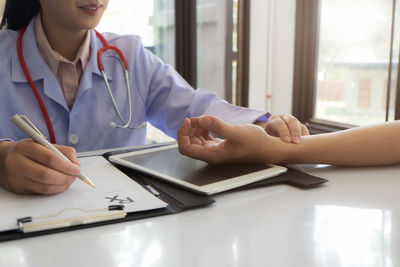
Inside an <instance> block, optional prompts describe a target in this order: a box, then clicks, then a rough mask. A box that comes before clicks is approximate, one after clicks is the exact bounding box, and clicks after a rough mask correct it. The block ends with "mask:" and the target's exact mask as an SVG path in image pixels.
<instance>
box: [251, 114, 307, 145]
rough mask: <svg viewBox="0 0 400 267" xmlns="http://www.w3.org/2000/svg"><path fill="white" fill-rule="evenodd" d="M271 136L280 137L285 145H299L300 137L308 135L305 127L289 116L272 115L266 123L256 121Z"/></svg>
mask: <svg viewBox="0 0 400 267" xmlns="http://www.w3.org/2000/svg"><path fill="white" fill-rule="evenodd" d="M255 124H257V125H259V126H261V127H263V128H265V131H266V132H267V133H268V134H269V135H272V136H276V137H280V138H281V139H282V141H284V142H286V143H295V144H298V143H300V140H301V136H304V135H310V133H309V132H308V129H307V127H306V126H305V125H304V124H302V123H301V122H300V121H299V120H298V119H296V118H295V117H293V116H292V115H290V114H283V115H278V116H276V115H272V116H271V117H270V118H269V119H268V121H267V122H266V123H265V122H261V121H256V122H255Z"/></svg>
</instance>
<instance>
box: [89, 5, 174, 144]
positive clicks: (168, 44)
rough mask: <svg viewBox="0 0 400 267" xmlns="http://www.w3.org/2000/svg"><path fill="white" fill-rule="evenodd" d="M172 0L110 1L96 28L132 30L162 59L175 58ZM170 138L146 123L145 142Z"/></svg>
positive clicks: (113, 30)
mask: <svg viewBox="0 0 400 267" xmlns="http://www.w3.org/2000/svg"><path fill="white" fill-rule="evenodd" d="M174 8H175V6H174V0H154V1H142V0H118V1H110V2H109V5H108V8H107V10H106V12H105V13H104V17H103V19H102V20H101V22H100V24H99V25H98V26H97V28H96V29H97V30H98V31H100V32H114V33H118V34H136V35H139V36H140V37H141V39H142V42H143V45H144V46H145V47H146V48H147V49H149V50H151V51H152V52H153V53H155V54H156V55H157V56H159V57H160V58H161V59H162V60H163V61H164V62H166V63H168V64H171V65H174V62H175V20H174ZM172 140H173V139H172V138H170V137H168V136H166V135H165V134H164V133H163V132H161V131H160V130H158V129H157V128H155V127H153V126H152V125H150V124H148V126H147V142H148V143H155V142H166V141H172Z"/></svg>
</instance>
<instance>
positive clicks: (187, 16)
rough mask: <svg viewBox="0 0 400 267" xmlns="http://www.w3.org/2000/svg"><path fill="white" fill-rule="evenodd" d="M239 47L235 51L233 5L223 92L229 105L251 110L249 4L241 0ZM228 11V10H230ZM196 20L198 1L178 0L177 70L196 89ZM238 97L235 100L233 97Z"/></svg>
mask: <svg viewBox="0 0 400 267" xmlns="http://www.w3.org/2000/svg"><path fill="white" fill-rule="evenodd" d="M238 2H239V7H238V23H237V44H238V51H237V53H234V52H233V51H232V33H233V29H234V27H233V16H232V14H233V1H232V3H229V4H228V5H227V10H226V12H227V14H226V19H227V23H226V25H227V26H226V27H227V28H226V30H227V31H229V32H231V35H230V36H231V38H229V36H227V42H226V52H225V77H224V86H225V88H224V90H225V98H226V100H227V101H228V102H232V101H233V99H236V103H233V104H236V105H240V106H244V107H247V106H248V98H249V54H250V52H249V42H250V41H249V40H250V0H238ZM228 9H229V10H228ZM196 23H197V19H196V0H175V31H176V33H175V69H176V70H177V71H178V72H179V73H180V74H181V75H182V77H183V78H184V79H185V80H186V81H187V82H188V83H189V84H190V85H191V86H192V87H193V88H196V83H197V67H196V66H197V55H196V53H197V48H196V44H197V36H196V35H197V24H196ZM235 59H237V74H236V75H237V77H236V88H237V90H236V92H233V88H232V86H233V83H232V62H233V61H234V60H235ZM233 94H236V96H233Z"/></svg>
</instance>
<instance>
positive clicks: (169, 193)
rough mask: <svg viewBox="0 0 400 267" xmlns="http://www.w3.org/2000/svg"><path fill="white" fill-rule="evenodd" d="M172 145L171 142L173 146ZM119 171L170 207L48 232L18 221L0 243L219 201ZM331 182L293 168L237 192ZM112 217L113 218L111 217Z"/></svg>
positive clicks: (118, 209) (116, 213)
mask: <svg viewBox="0 0 400 267" xmlns="http://www.w3.org/2000/svg"><path fill="white" fill-rule="evenodd" d="M169 144H170V143H169ZM163 145H166V144H162V143H161V144H156V145H153V146H150V147H149V146H147V147H139V148H127V149H122V150H121V149H120V150H117V151H111V152H106V153H104V154H103V157H104V158H105V159H108V158H109V157H110V156H111V155H115V154H119V153H126V152H131V151H136V150H142V149H147V148H153V147H157V146H163ZM115 167H116V168H117V169H119V170H120V171H122V172H123V173H125V174H126V175H128V176H129V177H130V178H131V179H133V180H134V181H136V182H137V183H138V184H139V185H141V186H142V187H143V188H145V189H146V190H147V191H149V192H150V193H152V194H153V195H155V196H156V197H157V198H159V199H161V200H162V201H164V202H166V203H167V204H168V205H167V206H166V207H164V208H159V209H153V210H145V211H139V212H132V213H126V212H124V210H123V207H122V206H118V205H117V206H109V207H108V209H109V211H110V216H109V217H107V216H106V217H105V218H101V219H93V218H90V216H89V217H88V216H83V217H82V221H79V220H78V221H74V222H73V223H71V222H70V221H68V222H66V223H65V224H64V225H63V224H62V223H63V222H59V224H58V226H59V227H54V228H51V227H50V228H48V229H45V230H43V229H40V228H39V229H36V231H30V232H25V233H24V232H22V231H21V229H22V228H24V227H25V228H26V229H27V228H29V227H28V225H29V223H30V221H29V220H30V219H31V218H29V216H28V217H22V218H18V219H20V220H19V221H18V224H20V229H19V230H10V231H3V232H0V242H3V241H9V240H16V239H23V238H29V237H35V236H40V235H46V234H53V233H59V232H66V231H73V230H79V229H85V228H88V227H97V226H103V225H108V224H113V223H119V222H127V221H133V220H139V219H144V218H150V217H155V216H162V215H168V214H176V213H179V212H182V211H184V210H189V209H194V208H198V207H203V206H208V205H211V204H212V203H214V202H215V200H214V199H213V198H212V197H210V196H205V195H200V194H197V193H194V192H192V191H188V190H186V189H183V188H180V187H177V186H175V185H172V184H169V183H167V182H164V181H161V180H157V179H154V178H153V177H151V176H149V175H147V174H144V173H140V172H138V171H135V170H133V169H130V168H127V167H123V166H118V165H115ZM327 181H328V180H326V179H323V178H320V177H316V176H312V175H309V174H307V173H303V172H300V171H297V170H295V169H289V171H288V172H287V173H286V174H283V175H280V176H277V177H274V178H271V179H268V180H265V181H260V182H256V183H253V184H249V185H246V186H243V187H240V188H237V189H234V190H241V189H246V188H252V187H260V186H270V185H276V184H290V185H293V186H296V187H300V188H310V187H314V186H316V185H320V184H323V183H325V182H327ZM111 214H112V215H111Z"/></svg>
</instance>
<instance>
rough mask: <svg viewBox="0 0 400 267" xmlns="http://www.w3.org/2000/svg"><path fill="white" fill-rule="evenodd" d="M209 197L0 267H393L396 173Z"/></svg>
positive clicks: (399, 204)
mask: <svg viewBox="0 0 400 267" xmlns="http://www.w3.org/2000/svg"><path fill="white" fill-rule="evenodd" d="M308 172H310V173H312V174H315V175H319V176H321V177H324V178H327V179H329V180H330V181H329V182H328V183H327V184H325V185H323V186H321V187H318V188H314V189H309V190H301V189H298V188H294V187H291V186H288V185H278V186H271V187H264V188H257V189H248V190H243V191H239V192H231V193H225V194H222V195H218V196H216V197H215V199H216V203H215V204H213V205H211V206H209V207H204V208H200V209H196V210H190V211H185V212H182V213H179V214H174V215H167V216H162V217H155V218H149V219H144V220H139V221H133V222H127V223H119V224H113V225H109V226H102V227H96V228H89V229H85V230H77V231H71V232H64V233H59V234H52V235H45V236H40V237H34V238H28V239H23V240H17V241H9V242H2V243H0V266H2V267H3V266H5V267H14V266H32V267H50V266H51V267H54V266H57V267H63V266H68V267H72V266H100V267H101V266H112V267H119V266H121V267H125V266H174V267H179V266H184V267H188V266H190V267H192V266H218V267H220V266H246V267H248V266H251V267H252V266H274V267H276V266H296V267H297V266H307V267H311V266H318V267H324V266H332V267H340V266H374V267H377V266H385V267H392V266H393V267H395V266H400V193H399V192H400V175H399V174H400V165H396V166H389V167H371V168H334V167H328V168H321V169H311V170H309V171H308Z"/></svg>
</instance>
